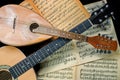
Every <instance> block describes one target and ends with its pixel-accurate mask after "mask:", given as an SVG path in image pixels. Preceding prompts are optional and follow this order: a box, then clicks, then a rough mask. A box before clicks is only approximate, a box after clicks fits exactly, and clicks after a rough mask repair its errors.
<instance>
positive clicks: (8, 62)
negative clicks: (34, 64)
mask: <svg viewBox="0 0 120 80" xmlns="http://www.w3.org/2000/svg"><path fill="white" fill-rule="evenodd" d="M24 58H25V55H24V54H23V53H22V52H21V51H20V50H19V49H17V48H15V47H11V46H4V47H2V48H0V80H36V75H35V72H34V70H33V69H32V68H31V69H30V70H28V71H27V72H26V73H24V74H22V75H21V76H19V77H18V79H13V78H12V77H11V74H10V73H9V70H8V69H9V68H10V67H11V66H13V65H15V64H16V63H18V62H20V61H21V60H22V59H24ZM9 76H10V77H9ZM7 77H9V79H7Z"/></svg>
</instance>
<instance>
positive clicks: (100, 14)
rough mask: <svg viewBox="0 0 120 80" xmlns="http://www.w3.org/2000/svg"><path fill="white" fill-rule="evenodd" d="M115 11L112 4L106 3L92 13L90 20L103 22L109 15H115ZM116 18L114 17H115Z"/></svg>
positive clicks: (98, 22) (96, 22) (95, 22)
mask: <svg viewBox="0 0 120 80" xmlns="http://www.w3.org/2000/svg"><path fill="white" fill-rule="evenodd" d="M113 15H114V12H113V11H112V10H111V8H110V6H109V5H108V4H107V3H106V4H105V5H104V6H103V7H101V8H100V9H98V10H96V11H94V12H93V13H92V14H91V17H90V20H91V22H92V23H93V24H101V23H102V22H103V21H104V20H106V19H108V18H109V17H111V16H112V17H113ZM113 18H114V17H113Z"/></svg>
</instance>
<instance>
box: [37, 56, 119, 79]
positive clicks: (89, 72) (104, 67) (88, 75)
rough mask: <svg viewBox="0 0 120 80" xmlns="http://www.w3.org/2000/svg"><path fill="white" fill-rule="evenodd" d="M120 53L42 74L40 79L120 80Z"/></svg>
mask: <svg viewBox="0 0 120 80" xmlns="http://www.w3.org/2000/svg"><path fill="white" fill-rule="evenodd" d="M119 62H120V54H118V55H112V56H108V57H105V58H104V59H100V60H97V61H93V62H89V63H85V64H82V65H78V66H73V67H68V68H65V69H62V70H58V71H55V72H50V73H46V74H42V75H40V74H39V73H38V80H41V79H42V80H119V79H120V63H119Z"/></svg>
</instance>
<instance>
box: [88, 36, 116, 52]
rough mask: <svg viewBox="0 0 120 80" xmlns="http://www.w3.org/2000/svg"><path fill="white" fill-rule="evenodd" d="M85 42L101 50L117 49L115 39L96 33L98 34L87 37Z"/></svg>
mask: <svg viewBox="0 0 120 80" xmlns="http://www.w3.org/2000/svg"><path fill="white" fill-rule="evenodd" d="M87 42H89V43H90V44H91V45H92V46H94V47H95V48H97V49H101V50H112V51H116V49H117V41H115V40H112V37H105V36H100V35H98V36H93V37H88V38H87Z"/></svg>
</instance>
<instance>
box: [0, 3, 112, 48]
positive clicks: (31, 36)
mask: <svg viewBox="0 0 120 80" xmlns="http://www.w3.org/2000/svg"><path fill="white" fill-rule="evenodd" d="M26 15H27V16H26ZM111 15H113V12H111V11H110V8H109V6H108V5H107V4H106V5H105V6H103V7H102V8H101V9H99V10H97V11H95V12H93V14H92V15H91V17H90V19H88V20H86V21H85V22H83V23H82V24H79V25H78V26H79V29H80V31H81V30H82V31H84V30H85V29H83V28H86V29H88V28H89V26H92V25H93V24H100V23H102V22H103V21H104V20H105V19H107V18H109V17H110V16H111ZM34 23H37V24H39V26H43V27H48V28H51V29H50V31H52V28H53V27H52V25H51V24H50V23H48V22H47V21H46V20H45V19H44V18H42V17H41V16H40V15H38V14H36V13H34V12H33V11H32V10H29V9H26V8H24V7H22V6H20V5H12V4H11V5H5V6H3V7H1V8H0V30H1V31H0V41H1V42H2V43H5V44H8V45H13V46H25V45H30V44H35V43H38V42H42V41H45V40H47V39H50V38H51V37H52V36H51V35H46V34H41V33H39V34H38V33H35V32H32V31H31V27H30V26H31V25H33V24H34ZM83 24H84V25H83ZM80 26H82V27H80ZM32 28H33V27H32ZM82 31H81V32H82ZM37 32H38V31H37ZM39 32H40V31H39ZM71 32H74V31H71ZM81 32H80V33H81ZM75 33H76V34H77V33H78V34H79V32H75ZM57 36H60V35H57ZM68 36H69V35H68ZM60 37H61V36H60ZM69 37H70V36H69ZM65 38H68V37H66V36H65ZM71 39H73V37H71Z"/></svg>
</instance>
